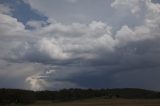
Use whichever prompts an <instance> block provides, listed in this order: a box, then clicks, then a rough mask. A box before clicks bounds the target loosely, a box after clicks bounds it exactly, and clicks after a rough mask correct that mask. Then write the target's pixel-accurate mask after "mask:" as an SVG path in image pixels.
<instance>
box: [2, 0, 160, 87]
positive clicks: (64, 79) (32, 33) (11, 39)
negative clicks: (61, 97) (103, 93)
mask: <svg viewBox="0 0 160 106" xmlns="http://www.w3.org/2000/svg"><path fill="white" fill-rule="evenodd" d="M44 2H45V3H44ZM23 3H26V4H27V5H29V6H30V8H31V9H32V11H35V12H37V14H41V15H44V16H46V17H47V18H48V20H46V21H44V20H28V22H27V23H26V24H24V23H23V22H20V21H18V19H17V18H15V17H13V16H12V11H14V10H12V9H11V7H9V6H7V7H6V6H4V4H1V5H0V9H1V8H2V9H1V10H0V20H1V21H0V80H5V81H4V82H2V81H1V82H0V87H11V88H23V89H32V90H44V89H49V90H58V89H62V88H120V87H134V88H136V87H137V88H146V89H153V90H160V86H159V84H158V83H159V81H160V78H159V75H160V42H159V41H160V30H159V29H160V4H159V3H158V2H156V1H154V2H152V1H151V0H109V1H105V0H101V1H98V2H97V1H93V5H91V4H92V1H91V0H86V1H83V0H81V1H80V0H64V1H61V0H60V1H54V0H52V1H51V0H46V1H37V0H34V1H31V0H24V1H23ZM53 3H57V5H60V6H62V7H64V8H66V10H62V9H59V7H54V6H51V5H49V4H53ZM104 3H105V5H106V6H107V7H103V6H102V7H99V6H100V5H102V4H104ZM89 5H91V6H89ZM69 6H70V7H69ZM76 6H78V7H76ZM82 6H84V8H85V9H87V11H84V8H83V7H82ZM92 6H93V7H92ZM94 7H96V10H94V9H93V8H94ZM92 9H93V10H92ZM11 10H12V11H11ZM100 11H101V12H100ZM105 11H106V12H105ZM71 14H72V15H71ZM70 16H71V17H72V18H70ZM96 16H99V17H96ZM58 17H59V18H58ZM77 17H78V18H77Z"/></svg>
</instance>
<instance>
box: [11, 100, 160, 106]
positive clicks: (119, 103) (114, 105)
mask: <svg viewBox="0 0 160 106" xmlns="http://www.w3.org/2000/svg"><path fill="white" fill-rule="evenodd" d="M10 106H22V105H10ZM25 106H160V99H87V100H78V101H72V102H60V103H52V102H50V101H39V102H37V103H34V104H29V105H25Z"/></svg>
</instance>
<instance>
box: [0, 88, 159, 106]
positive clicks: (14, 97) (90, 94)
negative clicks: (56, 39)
mask: <svg viewBox="0 0 160 106" xmlns="http://www.w3.org/2000/svg"><path fill="white" fill-rule="evenodd" d="M95 97H101V98H104V99H112V98H127V99H156V98H160V92H155V91H150V90H143V89H133V88H127V89H62V90H59V91H29V90H20V89H0V105H8V106H9V105H10V104H31V103H34V102H36V101H39V100H47V101H53V102H62V101H73V100H79V99H86V98H95Z"/></svg>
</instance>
